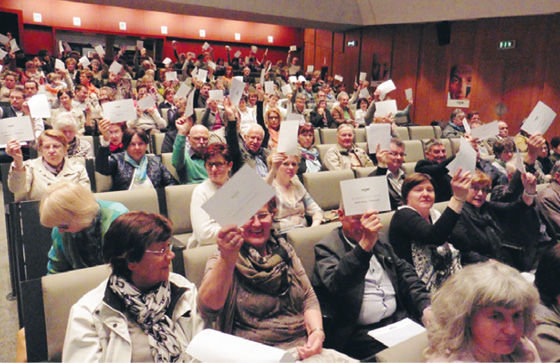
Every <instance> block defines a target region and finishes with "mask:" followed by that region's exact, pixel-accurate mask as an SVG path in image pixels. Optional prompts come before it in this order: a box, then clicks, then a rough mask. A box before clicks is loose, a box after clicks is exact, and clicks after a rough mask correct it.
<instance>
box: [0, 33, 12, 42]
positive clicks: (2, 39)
mask: <svg viewBox="0 0 560 363" xmlns="http://www.w3.org/2000/svg"><path fill="white" fill-rule="evenodd" d="M9 42H10V38H8V37H7V36H5V35H4V34H0V43H2V44H8V43H9Z"/></svg>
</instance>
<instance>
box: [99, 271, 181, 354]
mask: <svg viewBox="0 0 560 363" xmlns="http://www.w3.org/2000/svg"><path fill="white" fill-rule="evenodd" d="M109 288H110V289H111V290H112V291H113V292H114V293H115V294H116V295H117V296H119V297H120V298H121V299H122V300H123V302H124V305H125V306H126V311H127V312H128V314H129V315H130V316H132V317H133V318H134V320H135V321H136V323H137V324H138V325H139V326H140V328H141V329H142V331H144V333H146V334H147V335H148V341H149V342H150V350H151V352H152V356H153V357H154V362H175V361H177V360H179V358H180V357H181V354H182V350H183V349H182V348H183V347H182V346H181V344H180V342H179V340H178V338H177V336H176V335H175V323H174V322H173V320H171V318H170V317H169V316H167V315H166V314H165V313H166V312H167V309H168V307H169V303H170V301H171V290H170V286H169V281H165V282H163V283H161V284H160V285H159V287H157V288H155V289H153V290H151V291H150V292H148V293H143V292H141V291H140V290H138V288H137V287H136V286H134V285H132V284H131V283H130V282H128V281H127V280H126V279H124V278H123V277H120V276H117V275H111V277H110V278H109Z"/></svg>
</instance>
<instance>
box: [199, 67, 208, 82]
mask: <svg viewBox="0 0 560 363" xmlns="http://www.w3.org/2000/svg"><path fill="white" fill-rule="evenodd" d="M207 76H208V71H207V70H206V69H199V70H198V73H197V74H196V79H197V80H198V81H200V82H206V77H207Z"/></svg>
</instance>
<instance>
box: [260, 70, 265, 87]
mask: <svg viewBox="0 0 560 363" xmlns="http://www.w3.org/2000/svg"><path fill="white" fill-rule="evenodd" d="M265 73H266V69H264V68H263V69H261V77H260V79H259V83H260V84H261V85H263V84H264V76H265Z"/></svg>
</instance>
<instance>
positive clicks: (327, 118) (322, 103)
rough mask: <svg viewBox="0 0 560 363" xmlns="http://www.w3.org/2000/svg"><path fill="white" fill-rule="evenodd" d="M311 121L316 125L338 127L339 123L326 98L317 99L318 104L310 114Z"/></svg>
mask: <svg viewBox="0 0 560 363" xmlns="http://www.w3.org/2000/svg"><path fill="white" fill-rule="evenodd" d="M309 121H310V122H311V124H312V125H313V126H314V127H330V128H335V127H337V123H336V121H335V120H334V118H333V117H332V115H331V111H329V109H328V107H327V101H326V100H325V99H322V100H318V101H317V105H316V106H315V107H314V108H313V110H312V111H311V113H310V114H309Z"/></svg>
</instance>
